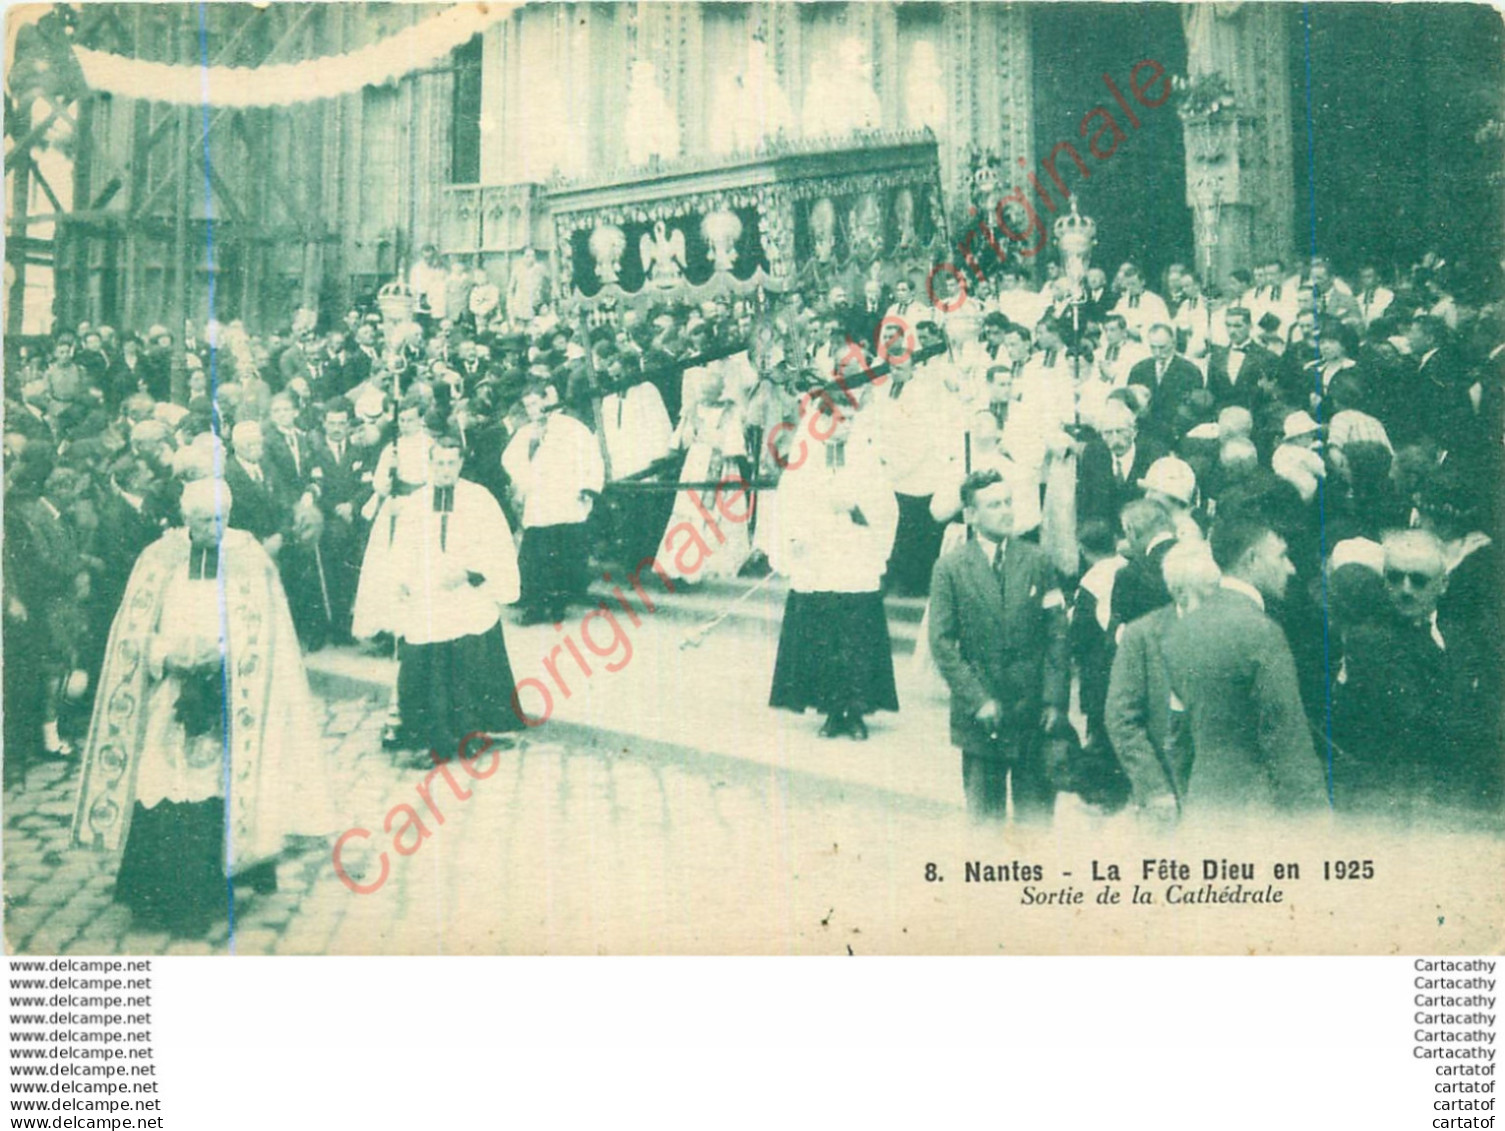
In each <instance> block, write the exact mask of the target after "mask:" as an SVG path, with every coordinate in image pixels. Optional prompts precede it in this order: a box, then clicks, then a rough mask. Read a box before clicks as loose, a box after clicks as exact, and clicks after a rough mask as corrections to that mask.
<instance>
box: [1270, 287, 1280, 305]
mask: <svg viewBox="0 0 1505 1131" xmlns="http://www.w3.org/2000/svg"><path fill="white" fill-rule="evenodd" d="M1270 301H1271V302H1279V301H1280V284H1279V283H1276V284H1275V286H1273V287H1271V288H1270Z"/></svg>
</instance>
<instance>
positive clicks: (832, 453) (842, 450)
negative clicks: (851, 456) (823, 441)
mask: <svg viewBox="0 0 1505 1131" xmlns="http://www.w3.org/2000/svg"><path fill="white" fill-rule="evenodd" d="M846 465H847V446H846V445H845V444H827V445H826V466H827V467H829V468H832V469H840V468H843V467H845V466H846Z"/></svg>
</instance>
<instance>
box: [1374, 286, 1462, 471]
mask: <svg viewBox="0 0 1505 1131" xmlns="http://www.w3.org/2000/svg"><path fill="white" fill-rule="evenodd" d="M1448 337H1449V335H1448V329H1447V325H1446V323H1444V322H1443V321H1442V319H1440V318H1434V317H1433V316H1432V315H1430V314H1424V315H1420V316H1418V317H1417V318H1416V319H1414V320H1413V321H1412V322H1411V325H1410V327H1409V328H1408V329H1407V330H1406V338H1407V340H1408V341H1409V342H1410V345H1411V356H1412V357H1415V358H1416V359H1417V363H1416V370H1415V372H1414V375H1413V376H1412V377H1411V380H1410V381H1409V382H1408V384H1409V393H1408V394H1406V395H1403V397H1402V407H1403V413H1402V415H1403V416H1405V417H1409V420H1410V423H1409V425H1408V426H1407V427H1406V428H1405V429H1404V431H1403V434H1402V437H1395V438H1394V439H1395V440H1396V442H1397V443H1401V442H1403V440H1404V441H1406V442H1409V441H1411V440H1424V439H1425V440H1431V441H1432V442H1433V443H1435V444H1436V445H1437V447H1438V448H1439V449H1441V450H1442V451H1444V452H1447V451H1458V450H1459V449H1460V448H1464V447H1467V445H1468V443H1469V441H1470V440H1471V439H1472V438H1473V437H1472V433H1473V431H1474V429H1475V428H1476V427H1477V422H1476V420H1475V417H1474V412H1473V403H1472V402H1471V401H1470V400H1469V397H1468V385H1469V381H1468V380H1467V379H1466V378H1465V376H1464V370H1463V365H1462V363H1461V362H1460V361H1459V359H1458V357H1457V355H1456V353H1455V352H1454V351H1453V349H1452V348H1451V346H1450V344H1449V342H1448Z"/></svg>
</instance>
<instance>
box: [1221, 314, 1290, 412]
mask: <svg viewBox="0 0 1505 1131" xmlns="http://www.w3.org/2000/svg"><path fill="white" fill-rule="evenodd" d="M1223 322H1224V325H1226V326H1227V328H1228V344H1227V345H1226V346H1213V347H1212V350H1211V353H1210V355H1209V357H1208V359H1207V388H1208V390H1209V391H1210V392H1211V393H1212V396H1213V399H1214V400H1215V401H1216V403H1217V406H1218V408H1220V409H1222V408H1226V407H1228V406H1229V405H1239V406H1240V407H1242V408H1247V409H1250V410H1253V409H1254V408H1257V407H1259V406H1260V405H1262V404H1264V403H1265V402H1266V401H1268V400H1269V399H1270V397H1271V395H1272V394H1273V393H1274V391H1275V384H1274V381H1275V373H1276V368H1277V361H1278V359H1277V358H1276V357H1275V355H1274V354H1273V353H1271V352H1270V351H1269V350H1267V349H1265V348H1264V346H1261V345H1259V344H1258V343H1256V342H1255V341H1253V339H1252V336H1251V335H1252V332H1253V328H1254V327H1253V322H1252V321H1251V318H1250V314H1249V311H1248V310H1246V309H1244V308H1243V307H1242V306H1234V307H1229V309H1228V310H1227V311H1226V312H1225V314H1224V315H1223Z"/></svg>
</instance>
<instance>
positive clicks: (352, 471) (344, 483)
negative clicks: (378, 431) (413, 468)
mask: <svg viewBox="0 0 1505 1131" xmlns="http://www.w3.org/2000/svg"><path fill="white" fill-rule="evenodd" d="M379 455H380V451H379V449H372V448H369V447H366V446H364V445H361V444H357V443H355V442H354V441H353V440H352V439H351V436H350V407H349V405H347V404H346V402H345V401H343V400H335V401H332V402H330V404H329V405H328V406H327V407H326V408H325V410H324V432H323V435H322V436H321V437H319V439H318V440H316V441H314V442H313V443H312V444H311V445H310V455H309V459H310V462H311V463H312V468H311V470H310V477H311V480H312V482H313V485H314V491H315V494H316V496H317V498H318V504H319V510H320V512H321V513H322V514H323V516H324V531H323V535H322V537H321V539H320V544H319V547H320V555H321V557H322V559H323V561H322V564H323V568H324V581H325V584H326V586H327V587H328V593H329V604H330V622H331V634H332V636H333V639H334V640H335V641H336V642H343V641H346V640H348V639H349V637H350V611H351V609H352V608H353V606H354V604H355V591H356V587H357V585H358V584H359V583H360V572H361V556H362V554H363V552H364V550H365V545H366V533H367V529H368V527H367V525H366V523H364V522H363V521H362V520H361V508H362V507H363V506H365V504H366V500H367V499H368V498H369V497H370V495H371V475H372V473H373V472H374V470H375V468H376V461H377V458H378V456H379Z"/></svg>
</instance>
